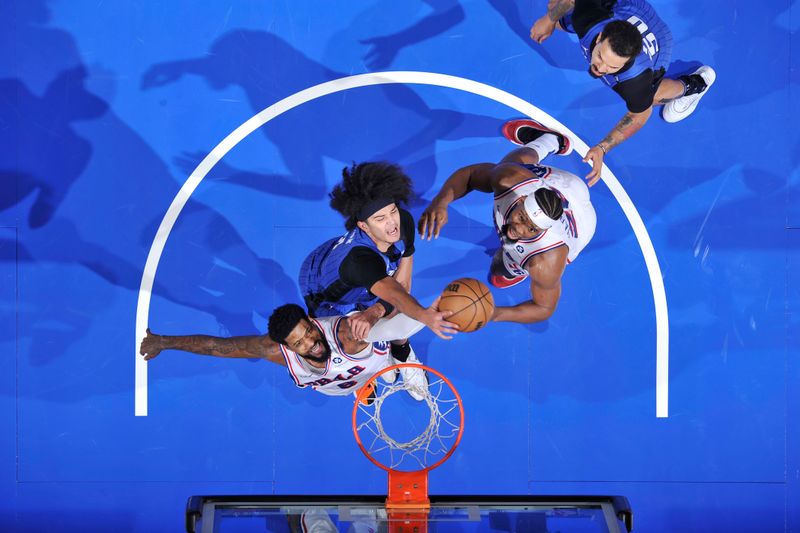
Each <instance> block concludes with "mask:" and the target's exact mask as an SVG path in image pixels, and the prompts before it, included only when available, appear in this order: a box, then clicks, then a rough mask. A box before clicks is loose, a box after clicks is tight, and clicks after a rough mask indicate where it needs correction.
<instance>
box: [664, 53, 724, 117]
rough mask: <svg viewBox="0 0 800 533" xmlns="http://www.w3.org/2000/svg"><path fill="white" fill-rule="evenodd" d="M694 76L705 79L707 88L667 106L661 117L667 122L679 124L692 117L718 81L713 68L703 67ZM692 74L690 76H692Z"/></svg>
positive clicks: (677, 99)
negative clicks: (695, 109) (702, 99)
mask: <svg viewBox="0 0 800 533" xmlns="http://www.w3.org/2000/svg"><path fill="white" fill-rule="evenodd" d="M692 74H699V75H700V77H701V78H703V81H705V82H706V88H705V89H703V92H701V93H697V94H690V95H689V96H681V97H680V98H676V99H675V100H673V101H671V102H669V103H667V104H665V105H664V108H663V109H662V110H661V117H662V118H663V119H664V120H666V121H667V122H678V121H680V120H683V119H685V118H686V117H688V116H689V115H691V114H692V112H694V108H695V107H697V103H698V102H700V99H701V98H702V97H703V96H704V95H705V94H706V93H707V92H708V90H709V89H710V88H711V86H712V85H713V84H714V80H716V79H717V73H716V72H714V69H713V68H711V67H709V66H707V65H703V66H702V67H700V68H699V69H697V70H695V71H694V72H692ZM692 74H690V76H691V75H692Z"/></svg>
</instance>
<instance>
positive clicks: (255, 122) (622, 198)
mask: <svg viewBox="0 0 800 533" xmlns="http://www.w3.org/2000/svg"><path fill="white" fill-rule="evenodd" d="M395 83H400V84H416V85H434V86H439V87H447V88H451V89H457V90H461V91H465V92H469V93H472V94H476V95H478V96H483V97H485V98H489V99H491V100H494V101H496V102H499V103H501V104H504V105H506V106H508V107H510V108H512V109H514V110H516V111H518V112H519V113H521V114H523V115H527V116H529V117H531V118H533V119H535V120H537V121H539V122H542V123H544V124H546V125H548V126H550V127H553V128H556V129H559V130H560V131H562V132H564V133H567V134H568V135H569V136H570V137H571V138H572V140H573V141H574V142H575V149H576V151H577V152H578V153H579V154H580V155H581V156H584V155H585V154H586V152H587V151H588V146H587V145H586V143H585V142H583V141H582V140H581V139H580V138H578V137H577V136H576V135H575V134H574V133H573V132H572V131H571V130H570V129H569V128H567V127H566V126H564V125H563V124H561V123H560V122H559V121H557V120H555V119H554V118H552V117H550V116H549V115H547V114H546V113H544V112H543V111H542V110H540V109H539V108H537V107H536V106H534V105H533V104H530V103H528V102H526V101H525V100H522V99H521V98H519V97H517V96H514V95H512V94H509V93H507V92H505V91H503V90H501V89H497V88H495V87H492V86H489V85H485V84H483V83H480V82H476V81H473V80H468V79H465V78H459V77H457V76H450V75H446V74H438V73H433V72H402V71H398V72H381V73H368V74H359V75H356V76H348V77H345V78H339V79H336V80H332V81H328V82H325V83H321V84H319V85H315V86H313V87H309V88H308V89H304V90H302V91H300V92H297V93H295V94H293V95H291V96H288V97H286V98H284V99H283V100H281V101H279V102H276V103H275V104H273V105H271V106H269V107H268V108H266V109H264V110H263V111H261V112H260V113H258V114H256V115H255V116H253V117H252V118H250V119H249V120H247V121H246V122H245V123H244V124H242V125H241V126H239V127H238V128H236V129H235V130H234V131H233V132H232V133H231V134H230V135H228V136H227V137H225V139H223V140H222V142H220V143H219V144H218V145H217V146H216V147H215V148H214V149H213V150H212V151H211V153H209V154H208V156H206V158H205V159H203V161H202V162H201V163H200V164H199V165H198V166H197V168H196V169H195V170H194V172H192V174H191V175H190V176H189V178H188V179H187V180H186V182H185V183H184V184H183V186H182V187H181V189H180V191H179V192H178V194H177V195H176V197H175V199H174V200H173V201H172V203H171V204H170V206H169V209H167V212H166V214H165V215H164V219H163V220H162V221H161V225H160V226H159V228H158V231H157V232H156V237H155V239H154V240H153V244H152V245H151V247H150V252H149V253H148V255H147V261H146V263H145V269H144V272H143V274H142V282H141V285H140V289H139V299H138V304H137V308H136V340H135V346H134V357H135V360H136V365H135V409H134V412H135V415H136V416H147V363H146V362H145V361H144V360H143V359H142V357H141V356H140V355H139V353H138V352H139V344H140V343H141V340H142V339H143V338H144V335H145V330H146V328H147V323H148V318H149V310H150V296H151V292H152V288H153V281H154V279H155V274H156V270H157V269H158V262H159V260H160V259H161V254H162V253H163V251H164V245H165V244H166V241H167V238H168V237H169V234H170V232H171V231H172V227H173V226H174V224H175V221H176V220H177V218H178V215H180V212H181V211H182V210H183V207H184V206H185V205H186V202H187V201H188V199H189V197H190V196H191V195H192V193H193V192H194V190H195V189H196V188H197V186H198V185H199V184H200V182H201V181H202V180H203V178H205V176H206V174H208V172H209V171H210V170H211V169H212V168H213V167H214V165H215V164H216V163H217V162H218V161H219V160H221V159H222V158H223V157H224V156H225V155H226V154H227V153H228V152H229V151H230V150H231V149H232V148H233V147H234V146H236V145H237V144H238V143H239V142H240V141H241V140H242V139H244V138H245V137H247V136H248V135H250V133H252V132H253V131H255V130H256V129H258V128H259V127H261V126H263V125H264V124H266V123H267V122H269V121H270V120H272V119H273V118H275V117H277V116H279V115H280V114H282V113H285V112H286V111H288V110H290V109H292V108H294V107H297V106H299V105H302V104H304V103H307V102H310V101H312V100H315V99H317V98H320V97H322V96H325V95H328V94H332V93H336V92H340V91H344V90H349V89H354V88H359V87H366V86H370V85H384V84H395ZM603 181H604V182H605V183H606V185H607V186H608V188H609V190H610V191H611V193H612V194H613V195H614V198H615V199H616V200H617V202H618V203H619V204H620V206H621V207H622V210H623V213H624V214H625V216H626V217H627V219H628V222H629V223H630V224H631V227H632V228H633V232H634V235H635V236H636V240H637V242H638V243H639V246H640V248H641V249H642V254H643V255H644V259H645V265H646V266H647V271H648V274H649V276H650V284H651V286H652V290H653V300H654V305H655V313H656V416H657V417H659V418H665V417H667V416H668V413H669V407H668V406H669V389H668V386H669V318H668V310H667V299H666V292H665V290H664V282H663V279H662V277H661V269H660V267H659V264H658V258H657V256H656V254H655V249H654V248H653V243H652V241H651V240H650V236H649V234H648V233H647V228H646V227H645V225H644V222H643V221H642V219H641V217H640V216H639V213H638V211H637V210H636V208H635V206H634V205H633V202H632V201H631V199H630V197H629V196H628V194H627V193H626V192H625V190H624V188H623V187H622V185H621V184H620V183H619V181H618V180H617V178H616V176H615V175H614V173H613V172H611V170H609V168H608V167H607V166H605V165H604V166H603Z"/></svg>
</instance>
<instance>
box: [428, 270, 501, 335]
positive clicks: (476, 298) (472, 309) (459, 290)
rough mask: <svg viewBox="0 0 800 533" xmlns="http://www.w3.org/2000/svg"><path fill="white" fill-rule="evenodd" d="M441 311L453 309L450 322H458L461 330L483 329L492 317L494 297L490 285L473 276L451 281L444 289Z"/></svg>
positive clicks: (466, 331) (467, 331) (448, 319)
mask: <svg viewBox="0 0 800 533" xmlns="http://www.w3.org/2000/svg"><path fill="white" fill-rule="evenodd" d="M439 311H452V312H453V314H452V315H451V316H450V317H448V318H447V321H448V322H453V323H454V324H458V325H459V327H460V328H461V329H460V330H459V331H461V332H463V333H469V332H471V331H476V330H479V329H481V328H482V327H483V326H485V325H486V322H488V321H489V319H490V318H491V317H492V313H493V312H494V299H493V298H492V293H491V292H489V287H487V286H486V285H484V284H483V283H481V282H480V281H478V280H477V279H473V278H460V279H457V280H454V281H451V282H450V283H448V284H447V287H445V288H444V290H443V291H442V299H441V300H440V301H439Z"/></svg>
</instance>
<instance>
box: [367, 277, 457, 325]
mask: <svg viewBox="0 0 800 533" xmlns="http://www.w3.org/2000/svg"><path fill="white" fill-rule="evenodd" d="M369 290H370V292H371V293H372V294H374V295H375V296H377V297H378V298H380V299H381V300H386V301H387V302H389V303H390V304H392V305H393V306H394V307H395V308H396V309H397V310H398V311H399V312H401V313H403V314H404V315H407V316H410V317H411V318H413V319H414V320H418V321H419V322H422V323H423V324H425V325H426V326H428V327H429V328H430V329H431V331H433V332H434V333H436V334H437V335H438V336H439V337H441V338H443V339H451V338H452V335H453V334H455V333H457V332H458V326H457V325H456V324H453V323H452V322H447V320H445V319H446V318H447V317H448V316H450V315H452V314H453V313H452V311H444V312H442V311H439V309H438V307H437V306H436V305H432V306H431V307H428V308H425V307H422V306H421V305H420V304H419V302H418V301H417V300H416V299H415V298H414V297H413V296H411V295H410V294H408V293H407V292H406V290H405V288H404V287H403V286H402V285H400V283H398V282H397V280H396V279H394V278H393V277H391V276H386V277H385V278H383V279H381V280H379V281H377V282H376V283H375V284H374V285H372V287H370V289H369Z"/></svg>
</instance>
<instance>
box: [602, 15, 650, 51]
mask: <svg viewBox="0 0 800 533" xmlns="http://www.w3.org/2000/svg"><path fill="white" fill-rule="evenodd" d="M606 39H608V45H609V46H610V47H611V51H612V52H614V53H615V54H617V55H618V56H619V57H627V58H631V57H634V56H637V55H639V52H641V51H642V34H641V33H639V30H637V29H636V26H634V25H633V24H631V23H630V22H628V21H627V20H614V21H612V22H609V23H608V24H606V25H605V27H603V35H602V40H603V41H605V40H606Z"/></svg>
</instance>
